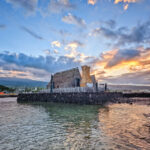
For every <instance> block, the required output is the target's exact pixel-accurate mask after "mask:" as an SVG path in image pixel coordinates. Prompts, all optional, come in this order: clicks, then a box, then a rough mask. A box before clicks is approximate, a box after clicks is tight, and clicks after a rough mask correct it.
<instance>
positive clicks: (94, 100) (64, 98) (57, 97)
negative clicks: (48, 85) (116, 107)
mask: <svg viewBox="0 0 150 150" xmlns="http://www.w3.org/2000/svg"><path fill="white" fill-rule="evenodd" d="M121 97H122V93H116V92H113V93H112V92H98V93H35V94H19V95H18V98H17V101H18V102H56V103H74V104H89V105H90V104H91V105H102V104H104V103H106V102H116V101H118V100H119V99H120V98H121Z"/></svg>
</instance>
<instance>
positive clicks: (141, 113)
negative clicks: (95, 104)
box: [99, 104, 150, 150]
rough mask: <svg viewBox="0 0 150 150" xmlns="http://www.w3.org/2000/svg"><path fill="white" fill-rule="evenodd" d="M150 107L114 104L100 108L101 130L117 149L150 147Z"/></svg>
mask: <svg viewBox="0 0 150 150" xmlns="http://www.w3.org/2000/svg"><path fill="white" fill-rule="evenodd" d="M149 113H150V107H149V106H147V105H137V104H134V105H128V104H114V105H109V107H108V108H107V109H105V108H102V109H100V110H99V121H100V123H101V124H102V126H100V128H101V130H103V131H104V132H105V134H106V135H107V136H108V137H109V138H111V141H112V143H113V145H114V148H117V149H125V150H126V149H150V118H149V117H150V115H149Z"/></svg>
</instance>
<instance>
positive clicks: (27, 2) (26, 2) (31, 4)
mask: <svg viewBox="0 0 150 150" xmlns="http://www.w3.org/2000/svg"><path fill="white" fill-rule="evenodd" d="M6 2H7V3H10V4H12V5H13V6H15V7H23V8H24V9H25V10H26V11H28V12H29V13H33V12H34V11H35V10H36V8H37V4H38V0H6Z"/></svg>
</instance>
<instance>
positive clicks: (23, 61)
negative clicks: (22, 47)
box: [0, 53, 80, 73]
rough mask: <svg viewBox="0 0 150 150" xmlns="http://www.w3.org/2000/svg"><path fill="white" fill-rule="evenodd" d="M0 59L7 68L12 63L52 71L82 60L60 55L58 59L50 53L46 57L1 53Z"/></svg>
mask: <svg viewBox="0 0 150 150" xmlns="http://www.w3.org/2000/svg"><path fill="white" fill-rule="evenodd" d="M0 61H1V62H3V63H0V67H4V66H5V67H6V66H7V69H11V68H9V66H10V64H11V66H12V64H13V65H16V66H19V69H20V68H21V67H29V68H35V69H43V70H45V71H48V72H50V73H54V72H57V71H60V70H66V69H70V68H73V67H77V66H80V62H77V61H75V60H74V58H68V57H65V56H60V57H59V58H57V59H56V58H54V57H52V56H50V55H47V56H45V57H44V56H38V57H33V56H28V55H25V54H23V53H19V54H16V53H9V54H8V53H0ZM5 69H6V68H5Z"/></svg>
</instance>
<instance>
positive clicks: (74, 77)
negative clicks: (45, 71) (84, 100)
mask: <svg viewBox="0 0 150 150" xmlns="http://www.w3.org/2000/svg"><path fill="white" fill-rule="evenodd" d="M96 84H97V82H96V79H95V76H94V75H92V76H91V75H90V67H89V66H82V77H81V75H80V71H79V69H78V68H73V69H70V70H66V71H63V72H58V73H56V74H54V75H53V76H52V78H51V81H50V82H49V83H48V85H47V88H48V89H50V88H51V87H53V88H69V87H95V86H96Z"/></svg>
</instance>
